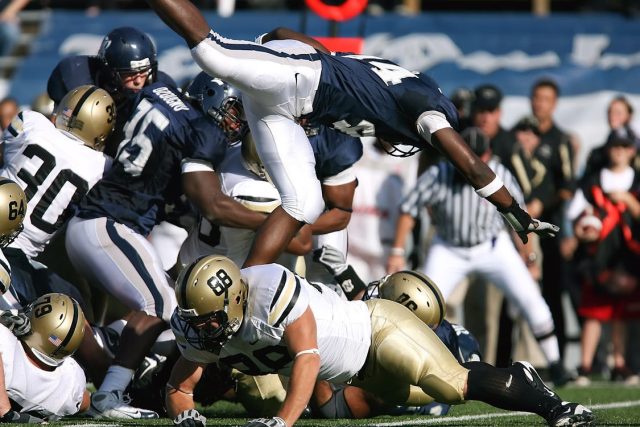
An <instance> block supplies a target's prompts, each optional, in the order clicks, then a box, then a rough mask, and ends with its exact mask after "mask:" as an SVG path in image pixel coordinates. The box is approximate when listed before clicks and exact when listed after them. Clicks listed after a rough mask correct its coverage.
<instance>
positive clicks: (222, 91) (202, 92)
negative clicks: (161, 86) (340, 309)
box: [184, 72, 249, 142]
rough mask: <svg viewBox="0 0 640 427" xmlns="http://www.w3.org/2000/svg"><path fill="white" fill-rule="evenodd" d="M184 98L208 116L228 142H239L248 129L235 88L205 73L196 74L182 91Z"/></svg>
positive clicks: (239, 95) (238, 92)
mask: <svg viewBox="0 0 640 427" xmlns="http://www.w3.org/2000/svg"><path fill="white" fill-rule="evenodd" d="M184 95H185V96H186V98H187V99H188V100H189V101H190V102H191V103H192V104H194V105H195V106H196V107H197V108H199V109H200V110H202V112H203V113H206V114H208V115H209V116H210V117H211V118H213V120H214V121H215V122H216V123H217V124H218V125H219V126H220V127H221V128H222V130H224V132H225V134H226V135H227V138H229V140H230V141H232V142H233V141H239V140H241V139H242V137H243V136H244V135H245V134H246V133H247V131H248V130H249V127H248V125H247V122H246V120H245V118H244V109H243V108H242V101H241V99H240V97H241V94H240V91H239V90H238V89H236V88H235V87H233V86H231V85H229V84H227V83H225V82H223V81H222V80H220V79H216V78H213V77H211V76H210V75H208V74H207V73H205V72H201V73H200V74H198V75H197V76H196V77H195V78H194V79H193V80H192V81H191V83H189V85H188V86H187V88H186V89H185V91H184Z"/></svg>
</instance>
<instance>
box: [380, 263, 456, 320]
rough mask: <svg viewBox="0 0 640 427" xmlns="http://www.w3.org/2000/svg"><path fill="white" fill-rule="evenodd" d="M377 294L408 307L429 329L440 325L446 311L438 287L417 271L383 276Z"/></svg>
mask: <svg viewBox="0 0 640 427" xmlns="http://www.w3.org/2000/svg"><path fill="white" fill-rule="evenodd" d="M378 295H379V296H380V298H383V299H388V300H391V301H395V302H397V303H400V304H402V305H404V306H405V307H407V308H409V309H410V310H411V311H413V312H414V313H415V315H416V316H418V317H419V318H420V320H422V321H423V322H424V323H425V324H426V325H427V326H429V327H430V328H431V329H435V328H437V327H438V326H439V325H440V323H441V322H442V319H444V315H445V313H446V306H445V301H444V298H443V297H442V293H440V289H438V286H436V284H435V283H433V281H432V280H431V279H429V278H428V277H427V276H426V275H424V274H422V273H420V272H418V271H410V270H405V271H398V272H397V273H393V274H391V275H389V276H387V277H385V278H384V279H382V282H381V283H380V287H379V288H378Z"/></svg>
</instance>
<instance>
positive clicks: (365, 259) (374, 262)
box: [347, 138, 418, 283]
mask: <svg viewBox="0 0 640 427" xmlns="http://www.w3.org/2000/svg"><path fill="white" fill-rule="evenodd" d="M372 140H373V142H372V143H371V141H372ZM381 144H384V142H381V141H380V140H379V139H372V138H368V139H363V146H364V153H363V156H362V159H361V160H360V161H358V162H357V163H356V164H355V165H354V173H355V175H356V177H357V178H358V182H360V185H359V186H358V188H357V189H356V192H355V195H354V199H353V205H352V207H353V213H352V214H351V221H350V222H349V225H348V226H347V233H348V235H349V251H348V253H347V260H348V263H349V264H351V265H352V266H353V268H354V270H355V271H357V272H358V274H359V275H360V277H362V279H363V280H364V282H365V283H369V282H371V281H373V280H378V279H380V278H381V277H382V276H384V275H385V274H386V270H385V264H386V260H387V257H388V256H389V251H390V249H391V244H392V243H393V236H394V233H395V225H396V218H397V216H398V213H399V212H398V205H399V204H400V201H401V200H402V197H403V195H404V194H406V192H407V191H408V190H409V189H410V188H411V187H412V186H413V185H414V183H415V182H416V177H417V176H418V173H417V168H418V166H417V159H416V158H415V157H413V158H411V159H400V158H397V157H392V156H388V155H386V153H385V152H384V150H383V149H382V146H381ZM396 251H397V252H398V253H399V252H400V251H399V250H398V249H396ZM402 253H403V255H404V249H402Z"/></svg>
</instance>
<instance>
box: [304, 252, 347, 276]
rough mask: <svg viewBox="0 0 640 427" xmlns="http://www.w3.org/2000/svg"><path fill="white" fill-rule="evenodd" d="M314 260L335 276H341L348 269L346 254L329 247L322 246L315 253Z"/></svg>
mask: <svg viewBox="0 0 640 427" xmlns="http://www.w3.org/2000/svg"><path fill="white" fill-rule="evenodd" d="M313 260H314V261H316V262H319V263H320V264H322V265H323V266H324V268H326V269H327V270H328V271H329V273H331V274H333V275H334V276H338V275H340V274H341V273H343V272H344V271H345V270H346V269H347V267H348V265H347V260H346V259H345V257H344V254H343V253H342V252H340V251H339V250H338V249H336V248H334V247H333V246H329V245H322V247H321V248H320V249H316V250H315V251H313Z"/></svg>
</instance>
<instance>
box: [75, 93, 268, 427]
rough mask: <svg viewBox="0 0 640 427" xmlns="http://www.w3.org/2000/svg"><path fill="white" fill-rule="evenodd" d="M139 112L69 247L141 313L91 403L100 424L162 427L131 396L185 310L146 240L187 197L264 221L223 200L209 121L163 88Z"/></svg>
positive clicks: (219, 217) (222, 142) (246, 219)
mask: <svg viewBox="0 0 640 427" xmlns="http://www.w3.org/2000/svg"><path fill="white" fill-rule="evenodd" d="M134 104H135V108H134V110H133V113H132V115H131V117H130V118H129V120H128V121H127V123H126V124H125V127H124V133H125V139H124V140H123V141H122V143H121V144H120V146H119V148H118V153H117V155H116V161H115V162H114V165H113V167H112V168H111V169H110V170H109V172H108V173H107V174H106V175H105V177H104V178H103V179H102V180H101V181H100V182H99V183H98V184H97V185H96V186H95V187H93V188H92V189H91V191H90V192H89V193H88V194H87V196H86V197H85V198H84V199H83V200H82V202H81V203H80V205H79V208H78V209H77V212H76V216H75V217H74V218H73V219H72V220H71V221H70V223H69V226H68V228H67V234H66V241H65V243H66V248H67V251H68V253H69V257H70V259H71V261H72V263H73V264H74V266H75V268H76V269H77V270H78V271H79V272H80V273H81V274H83V275H84V276H85V277H87V278H88V279H89V280H90V281H91V282H93V283H98V284H100V285H101V286H102V288H103V289H105V290H106V291H107V292H108V293H109V294H111V295H112V296H114V297H116V298H117V299H118V300H120V301H121V302H122V303H123V304H124V305H125V306H126V307H128V308H129V309H130V310H132V311H133V313H132V314H131V315H130V317H129V319H128V322H127V325H126V326H125V328H124V330H123V332H122V336H121V339H120V345H119V348H118V351H117V353H116V357H115V361H114V363H113V364H112V365H111V366H110V367H109V370H108V372H107V375H106V377H105V380H104V382H103V383H102V384H101V385H100V388H99V390H98V391H97V392H96V393H94V394H93V395H92V398H91V415H93V416H95V417H103V418H157V414H156V413H155V412H153V411H148V410H143V409H138V408H134V407H132V406H130V405H128V404H127V403H126V402H125V399H124V396H123V393H124V390H125V389H126V387H127V385H128V384H129V382H130V381H131V378H132V376H133V374H134V370H135V369H136V368H137V367H138V366H139V365H140V363H141V362H142V360H143V359H144V356H145V355H146V353H147V352H148V350H149V348H150V347H151V345H152V344H153V343H154V341H155V340H156V338H157V336H158V335H159V334H160V333H161V332H162V331H163V330H164V329H166V328H167V323H166V322H168V321H169V318H170V317H171V313H172V312H173V309H174V307H175V304H176V303H175V295H174V292H173V289H172V285H171V284H170V283H169V279H168V277H167V275H166V274H165V272H164V270H163V268H162V263H161V260H160V258H159V257H158V255H157V253H156V252H155V250H154V248H153V247H152V246H151V245H150V243H149V241H148V240H147V238H146V237H147V235H148V234H149V232H150V230H151V229H152V227H153V226H154V225H156V223H157V222H158V213H159V212H161V211H163V210H164V206H165V202H166V200H167V198H169V199H171V197H172V196H171V195H172V194H176V193H177V192H179V191H184V193H185V194H186V195H187V197H188V198H189V200H190V201H191V202H192V203H193V204H194V205H195V206H196V207H197V208H198V210H199V211H200V212H201V214H202V215H204V216H205V217H206V218H207V219H209V220H210V221H213V222H218V221H221V222H223V223H225V224H229V225H232V226H234V225H237V224H238V223H251V221H254V223H255V224H259V223H260V222H261V221H262V220H263V217H262V215H259V214H257V213H255V212H252V211H250V210H248V209H246V208H244V207H243V206H242V205H240V204H239V203H237V202H235V201H234V200H233V199H231V198H229V197H227V196H225V195H224V194H223V193H221V192H220V183H219V180H218V177H217V175H216V173H215V169H217V167H218V165H219V163H220V161H221V160H222V159H223V157H224V153H225V150H226V147H227V139H226V136H225V135H224V133H223V132H222V130H221V129H220V128H219V127H218V126H217V125H216V124H215V123H214V122H213V121H212V120H211V118H210V116H209V115H208V114H203V112H202V111H200V110H199V109H198V108H197V107H194V106H192V105H190V104H189V102H188V101H187V100H186V99H184V98H183V97H182V96H181V95H180V93H179V92H178V91H177V90H176V89H174V88H172V87H171V86H167V85H165V84H163V83H161V82H157V83H153V84H151V85H148V86H145V87H144V88H143V89H142V90H141V91H140V92H138V94H137V95H136V99H135V102H134ZM180 182H181V183H182V186H181V188H180ZM256 226H257V225H256Z"/></svg>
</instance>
